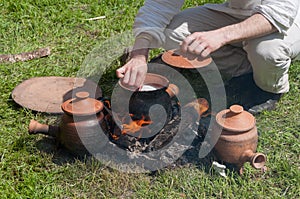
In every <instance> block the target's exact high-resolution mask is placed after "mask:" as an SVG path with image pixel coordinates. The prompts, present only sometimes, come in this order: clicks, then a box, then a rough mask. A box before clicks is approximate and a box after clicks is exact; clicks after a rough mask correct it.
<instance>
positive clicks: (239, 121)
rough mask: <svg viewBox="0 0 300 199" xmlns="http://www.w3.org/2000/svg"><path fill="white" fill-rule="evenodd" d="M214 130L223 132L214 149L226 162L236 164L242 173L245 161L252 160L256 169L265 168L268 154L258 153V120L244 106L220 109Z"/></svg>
mask: <svg viewBox="0 0 300 199" xmlns="http://www.w3.org/2000/svg"><path fill="white" fill-rule="evenodd" d="M212 131H213V132H214V133H215V134H218V133H217V132H221V135H220V137H219V139H218V140H217V143H216V145H215V146H214V150H215V152H216V156H217V157H218V158H219V159H220V160H221V161H224V162H226V163H231V164H234V165H235V166H236V169H237V170H238V172H239V173H240V174H242V172H243V165H244V163H245V162H250V163H251V165H252V167H254V168H256V169H263V168H265V167H264V165H265V162H266V156H265V155H264V154H262V153H256V148H257V143H258V133H257V128H256V120H255V118H254V116H253V115H251V114H250V113H249V112H247V111H244V110H243V107H242V106H239V105H232V106H231V107H230V109H226V110H223V111H220V112H219V113H218V114H217V115H216V121H215V124H214V125H213V128H212ZM214 139H217V138H214Z"/></svg>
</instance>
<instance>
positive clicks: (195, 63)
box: [161, 50, 212, 69]
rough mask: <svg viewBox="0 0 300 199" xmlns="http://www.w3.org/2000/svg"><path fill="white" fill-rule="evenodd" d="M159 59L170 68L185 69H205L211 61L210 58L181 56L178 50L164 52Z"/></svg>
mask: <svg viewBox="0 0 300 199" xmlns="http://www.w3.org/2000/svg"><path fill="white" fill-rule="evenodd" d="M161 58H162V60H163V62H165V63H167V64H169V65H171V66H174V67H177V68H186V69H193V68H201V67H205V66H207V65H209V64H210V63H211V61H212V58H210V57H206V58H201V57H199V56H195V55H191V54H189V55H186V56H183V55H182V54H181V52H180V51H179V50H169V51H166V52H164V53H163V54H162V57H161Z"/></svg>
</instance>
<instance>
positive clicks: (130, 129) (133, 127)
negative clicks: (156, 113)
mask: <svg viewBox="0 0 300 199" xmlns="http://www.w3.org/2000/svg"><path fill="white" fill-rule="evenodd" d="M151 123H152V121H151V120H145V117H144V116H143V117H142V119H140V120H132V121H131V122H130V123H129V124H123V129H122V134H127V133H136V132H138V131H139V130H141V128H142V127H143V126H145V125H149V124H151Z"/></svg>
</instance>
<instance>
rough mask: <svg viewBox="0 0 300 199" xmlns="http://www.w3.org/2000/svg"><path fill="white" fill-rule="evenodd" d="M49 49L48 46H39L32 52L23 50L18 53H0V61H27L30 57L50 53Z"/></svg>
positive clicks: (39, 56) (43, 55)
mask: <svg viewBox="0 0 300 199" xmlns="http://www.w3.org/2000/svg"><path fill="white" fill-rule="evenodd" d="M50 53H51V50H50V48H49V47H46V48H40V49H37V50H35V51H32V52H24V53H19V54H8V55H0V63H3V62H11V63H15V62H18V61H28V60H32V59H37V58H41V57H46V56H48V55H50Z"/></svg>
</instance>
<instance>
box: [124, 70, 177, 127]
mask: <svg viewBox="0 0 300 199" xmlns="http://www.w3.org/2000/svg"><path fill="white" fill-rule="evenodd" d="M119 85H120V86H121V87H122V88H123V89H124V91H125V92H127V91H128V92H132V94H131V97H130V100H129V113H130V114H131V115H132V119H133V120H139V119H142V118H143V117H148V115H149V110H150V108H151V106H153V105H156V104H158V105H161V106H162V107H164V109H165V111H166V113H167V121H168V120H169V119H170V118H171V115H172V103H171V98H172V97H174V96H176V95H178V93H179V89H178V87H177V86H176V85H174V84H169V80H168V79H167V78H166V77H164V76H161V75H158V74H154V73H147V74H146V78H145V81H144V85H143V87H142V88H141V89H139V90H132V89H131V88H130V87H127V86H126V85H123V84H122V81H121V80H120V81H119ZM124 95H125V94H124ZM167 121H166V122H167Z"/></svg>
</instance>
